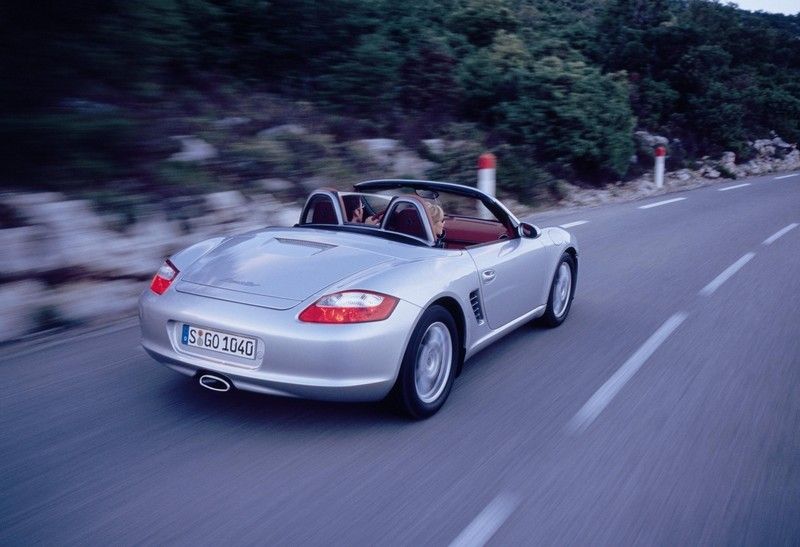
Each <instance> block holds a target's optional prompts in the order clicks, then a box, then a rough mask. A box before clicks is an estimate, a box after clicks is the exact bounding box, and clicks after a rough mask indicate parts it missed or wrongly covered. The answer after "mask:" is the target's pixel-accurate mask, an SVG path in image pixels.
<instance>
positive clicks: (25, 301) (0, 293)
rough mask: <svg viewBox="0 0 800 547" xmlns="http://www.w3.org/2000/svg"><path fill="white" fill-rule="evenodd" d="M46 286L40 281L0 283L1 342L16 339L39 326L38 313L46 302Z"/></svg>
mask: <svg viewBox="0 0 800 547" xmlns="http://www.w3.org/2000/svg"><path fill="white" fill-rule="evenodd" d="M44 295H45V286H44V284H42V283H40V282H38V281H18V282H15V283H7V284H3V285H0V310H3V313H0V342H6V341H8V340H14V339H16V338H19V337H20V336H23V335H25V334H27V333H29V332H32V331H33V330H35V329H36V327H37V326H38V325H37V324H36V321H37V317H36V316H37V314H38V313H39V311H40V310H41V308H42V306H43V304H44Z"/></svg>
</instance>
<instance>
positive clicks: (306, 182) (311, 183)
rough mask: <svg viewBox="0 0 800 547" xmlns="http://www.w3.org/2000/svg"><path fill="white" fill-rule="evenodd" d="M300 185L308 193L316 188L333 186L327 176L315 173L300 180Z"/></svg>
mask: <svg viewBox="0 0 800 547" xmlns="http://www.w3.org/2000/svg"><path fill="white" fill-rule="evenodd" d="M300 186H301V187H302V188H303V190H305V191H306V192H308V193H311V192H313V191H314V190H317V189H318V188H326V187H333V181H332V180H331V179H329V178H328V177H323V176H320V175H317V176H315V177H310V178H307V179H303V180H301V181H300Z"/></svg>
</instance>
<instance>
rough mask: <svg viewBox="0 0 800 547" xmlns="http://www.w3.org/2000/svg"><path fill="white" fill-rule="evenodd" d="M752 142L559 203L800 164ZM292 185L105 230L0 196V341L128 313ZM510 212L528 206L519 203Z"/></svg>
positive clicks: (287, 215) (389, 145)
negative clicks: (172, 260) (152, 283)
mask: <svg viewBox="0 0 800 547" xmlns="http://www.w3.org/2000/svg"><path fill="white" fill-rule="evenodd" d="M638 138H639V139H645V140H646V139H650V138H656V139H659V138H660V137H652V136H648V137H646V136H642V135H639V136H638ZM365 146H366V147H367V148H369V150H370V152H371V153H372V154H373V155H374V156H375V159H376V161H381V162H383V163H385V164H386V168H387V171H388V174H390V175H391V174H392V173H393V172H395V171H398V172H408V171H410V170H412V168H419V167H420V166H423V163H424V160H420V159H419V158H415V157H413V153H411V152H410V151H408V150H400V149H399V148H398V145H397V141H391V140H389V139H374V140H372V141H365ZM186 148H187V149H188V150H185V151H184V152H185V153H186V154H187V155H190V156H191V157H190V158H188V159H186V161H196V160H197V161H202V160H198V158H197V157H196V156H197V154H199V152H198V150H199V149H200V148H203V151H204V153H205V154H208V153H209V152H210V151H209V150H208V149H206V148H205V147H204V146H203V145H202V143H199V142H195V141H190V142H189V144H187V145H186ZM753 148H754V150H755V157H754V158H753V159H751V160H749V161H747V162H743V163H738V164H737V163H736V158H735V156H734V155H733V153H731V152H726V153H725V154H723V156H722V157H721V158H719V159H716V160H712V159H711V158H705V159H704V160H703V161H702V162H701V163H700V164H699V165H698V166H697V167H696V168H694V169H681V170H678V171H673V172H669V173H667V176H666V179H665V185H664V187H663V188H661V189H658V188H656V187H655V184H654V183H653V181H652V175H651V174H647V175H645V176H642V177H641V178H639V179H637V180H634V181H630V182H628V183H625V184H622V183H619V184H616V185H610V186H608V187H606V188H603V189H581V188H578V187H575V186H572V185H568V184H564V185H563V192H562V193H563V194H564V196H565V197H564V199H563V200H562V201H561V202H560V203H559V205H560V206H585V205H599V204H603V203H609V202H614V201H623V200H630V199H637V198H640V197H646V196H650V195H656V194H659V193H666V192H669V191H674V190H676V189H685V188H688V187H692V186H698V185H702V184H708V183H711V182H714V181H717V180H719V179H721V178H723V177H727V178H729V179H732V178H737V177H744V176H751V175H759V174H763V173H769V172H776V171H786V170H796V169H800V151H798V149H797V147H796V145H790V144H788V143H785V142H783V141H782V140H781V139H779V138H774V139H771V140H760V141H756V142H755V143H753ZM190 152H191V153H192V154H194V155H191V154H190ZM394 164H399V165H394ZM500 174H501V176H502V171H501V173H500ZM312 182H314V184H312ZM500 183H501V184H502V180H500ZM298 184H299V186H300V187H301V188H303V189H305V190H310V189H313V187H315V186H317V184H316V183H315V181H302V182H290V181H284V180H275V179H271V180H265V181H263V184H262V187H263V188H264V193H263V194H259V195H252V194H251V195H247V196H246V195H244V194H242V193H240V192H238V191H235V190H233V191H225V192H216V193H211V194H207V195H205V196H201V197H198V198H193V202H192V207H191V210H192V211H194V214H193V215H189V216H186V215H175V214H174V211H173V210H172V207H173V206H174V204H169V203H167V204H164V205H163V207H162V209H161V210H154V211H152V212H151V214H149V215H146V216H144V217H143V218H140V219H139V220H137V221H136V222H135V223H134V224H132V225H130V226H128V227H127V228H126V229H124V230H120V229H114V228H113V226H115V225H117V224H118V223H117V222H116V220H117V219H115V218H113V217H111V216H109V215H108V214H104V213H103V212H98V211H96V210H95V208H93V206H92V205H91V203H90V202H88V201H84V200H75V199H69V198H67V197H66V196H64V195H62V194H59V193H4V194H0V208H2V212H3V216H4V217H5V218H6V219H14V222H12V223H11V226H6V227H4V228H0V248H1V249H2V251H3V252H2V259H0V309H1V310H2V312H0V342H4V341H9V340H14V339H17V338H20V337H23V336H25V335H28V334H31V333H35V332H38V331H41V330H43V329H48V328H53V327H57V326H64V325H73V324H85V323H90V322H92V323H98V322H102V321H109V320H113V319H114V318H116V317H121V316H125V315H130V314H131V313H133V312H134V310H135V307H136V300H137V297H138V295H139V294H140V293H141V291H143V290H145V289H146V288H147V286H148V282H149V280H150V278H151V276H152V275H153V272H155V270H156V269H157V268H158V266H159V265H160V263H161V262H162V260H163V259H164V257H167V256H169V255H170V254H171V253H173V252H175V251H177V250H178V249H181V248H183V247H185V246H187V245H189V244H191V243H193V242H196V241H200V240H202V239H205V238H207V237H211V236H214V235H220V234H226V235H230V234H235V233H241V232H244V231H248V230H251V229H255V228H259V227H262V226H268V225H285V226H288V225H292V224H294V223H295V222H297V219H298V217H299V214H300V208H299V205H298V204H297V203H287V202H281V201H279V200H278V199H276V198H275V197H274V195H273V193H272V192H271V190H274V191H275V193H277V194H280V193H281V191H282V190H285V189H286V188H287V187H289V186H294V185H298ZM511 206H512V208H514V205H513V204H512V205H511ZM516 212H517V213H518V214H521V215H522V214H525V213H526V212H528V211H527V210H525V209H524V208H520V209H519V210H518V211H516ZM6 224H9V223H8V222H7V223H6Z"/></svg>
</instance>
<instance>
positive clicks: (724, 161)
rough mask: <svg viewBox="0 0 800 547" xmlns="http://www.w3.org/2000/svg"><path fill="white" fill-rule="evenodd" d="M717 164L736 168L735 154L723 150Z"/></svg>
mask: <svg viewBox="0 0 800 547" xmlns="http://www.w3.org/2000/svg"><path fill="white" fill-rule="evenodd" d="M719 164H720V165H722V166H724V167H726V168H729V169H736V154H735V153H733V152H723V153H722V158H720V160H719Z"/></svg>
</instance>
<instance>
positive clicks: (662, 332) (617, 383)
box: [567, 312, 689, 433]
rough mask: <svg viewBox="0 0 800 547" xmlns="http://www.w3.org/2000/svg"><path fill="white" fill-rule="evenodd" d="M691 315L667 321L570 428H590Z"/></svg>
mask: <svg viewBox="0 0 800 547" xmlns="http://www.w3.org/2000/svg"><path fill="white" fill-rule="evenodd" d="M688 316H689V315H688V314H687V313H684V312H680V313H676V314H675V315H673V316H672V317H670V318H669V319H667V320H666V321H665V322H664V324H663V325H661V326H660V327H659V328H658V330H657V331H656V332H654V333H653V335H652V336H650V338H648V339H647V341H646V342H645V343H644V344H643V345H642V347H640V348H639V349H638V350H636V353H634V354H633V355H631V356H630V357H629V358H628V360H627V361H625V363H623V365H622V366H621V367H619V369H618V370H617V371H616V372H615V373H614V374H613V376H611V378H609V379H608V381H607V382H606V383H605V384H603V385H602V386H600V389H598V390H597V391H596V392H595V394H594V395H592V397H591V399H589V400H588V401H587V402H586V404H585V405H583V407H581V409H580V410H579V411H578V413H577V414H575V416H573V418H572V420H570V422H569V424H568V426H567V427H568V428H569V430H570V431H572V432H573V433H581V432H582V431H585V430H586V428H588V427H589V426H590V425H591V424H592V422H593V421H594V420H595V418H597V416H599V415H600V413H601V412H602V411H603V409H604V408H605V407H606V406H608V403H610V402H611V400H612V399H613V398H614V396H615V395H616V394H617V393H619V390H621V389H622V387H623V386H624V385H625V384H626V383H627V382H628V380H630V379H631V378H632V377H633V375H634V374H636V372H637V371H638V370H639V369H640V368H641V367H642V365H643V364H644V363H645V361H647V360H648V359H649V358H650V356H651V355H653V353H654V352H655V351H656V350H657V349H658V347H659V346H660V345H661V344H663V343H664V340H666V339H667V338H668V337H669V335H670V334H672V333H673V332H674V331H675V329H677V328H678V327H679V326H680V324H681V323H683V322H684V321H685V320H686V318H687V317H688Z"/></svg>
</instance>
